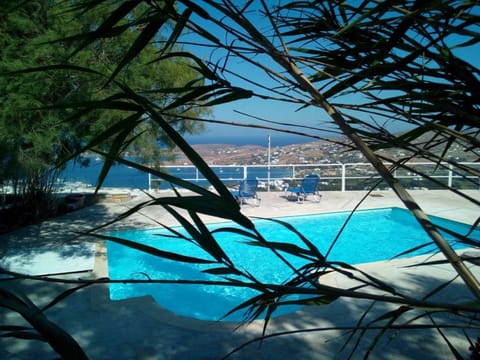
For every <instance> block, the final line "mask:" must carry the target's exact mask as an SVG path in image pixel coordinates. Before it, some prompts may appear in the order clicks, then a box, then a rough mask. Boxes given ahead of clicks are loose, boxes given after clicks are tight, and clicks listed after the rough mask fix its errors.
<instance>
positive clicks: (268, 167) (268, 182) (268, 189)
mask: <svg viewBox="0 0 480 360" xmlns="http://www.w3.org/2000/svg"><path fill="white" fill-rule="evenodd" d="M267 192H270V134H268V166H267Z"/></svg>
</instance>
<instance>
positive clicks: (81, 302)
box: [0, 190, 480, 360]
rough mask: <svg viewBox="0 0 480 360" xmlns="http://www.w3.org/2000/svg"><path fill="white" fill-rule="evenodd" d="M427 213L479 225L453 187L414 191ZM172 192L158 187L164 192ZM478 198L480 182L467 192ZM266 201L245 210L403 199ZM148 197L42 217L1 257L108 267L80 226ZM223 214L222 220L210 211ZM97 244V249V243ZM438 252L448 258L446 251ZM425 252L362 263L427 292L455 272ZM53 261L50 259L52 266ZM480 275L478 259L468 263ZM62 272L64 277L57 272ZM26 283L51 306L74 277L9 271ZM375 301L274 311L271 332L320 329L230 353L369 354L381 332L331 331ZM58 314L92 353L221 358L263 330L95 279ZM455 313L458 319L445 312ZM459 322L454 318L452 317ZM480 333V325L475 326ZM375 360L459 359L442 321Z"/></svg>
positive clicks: (45, 349) (266, 196)
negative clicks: (182, 311)
mask: <svg viewBox="0 0 480 360" xmlns="http://www.w3.org/2000/svg"><path fill="white" fill-rule="evenodd" d="M411 193H412V195H413V196H414V198H415V199H416V200H417V201H418V203H419V204H420V206H421V207H422V208H423V209H424V210H425V212H426V213H428V214H431V215H436V216H440V217H445V218H449V219H452V220H456V221H461V222H465V223H469V224H472V223H473V222H474V221H475V220H476V219H477V217H478V215H479V212H478V206H476V205H475V204H473V203H472V202H469V201H467V200H465V199H462V198H460V197H459V196H457V195H455V194H452V193H448V192H445V191H432V190H430V191H425V190H417V191H412V192H411ZM165 194H166V193H160V194H159V196H164V195H165ZM466 194H468V195H469V196H471V197H472V198H474V199H476V200H477V201H479V200H480V191H466ZM260 197H261V199H262V200H261V204H260V206H258V207H255V206H250V205H244V206H243V207H242V211H243V212H244V213H245V214H246V215H247V216H260V217H278V216H286V215H301V214H314V213H323V212H333V211H344V210H352V209H353V208H354V207H355V206H356V205H357V204H358V203H359V201H360V200H361V199H362V198H364V201H363V202H362V204H361V205H360V207H359V208H360V209H367V208H383V207H392V206H398V207H403V206H402V204H401V203H400V202H399V200H398V199H396V197H395V195H394V194H393V192H388V191H386V192H375V193H372V194H370V195H368V196H367V195H366V193H364V192H324V193H323V194H322V198H321V201H320V202H318V203H316V202H312V201H305V202H304V203H303V204H299V203H296V202H292V201H287V200H286V199H285V198H284V197H282V194H279V193H277V192H272V193H260ZM143 200H145V198H144V197H143V196H140V195H139V196H136V197H134V198H133V200H131V201H130V202H128V203H123V204H98V205H94V206H91V207H88V208H84V209H82V210H78V211H75V212H72V213H70V214H68V215H66V216H63V217H59V218H55V219H52V220H50V221H45V222H43V223H42V224H39V225H34V226H30V227H28V228H24V229H20V230H18V231H15V232H12V233H10V234H7V235H4V236H2V237H0V255H2V258H1V263H0V266H2V267H7V268H9V269H11V270H12V271H18V272H24V273H29V274H35V275H43V274H46V273H69V274H65V275H62V276H61V277H62V278H64V279H74V280H76V279H91V278H96V277H103V276H107V275H108V273H107V266H106V261H105V253H104V252H105V251H104V247H103V246H101V244H99V243H96V244H94V243H93V242H92V239H89V238H88V237H78V236H77V233H78V232H82V231H87V230H88V229H90V228H92V227H94V226H98V225H100V224H103V223H105V222H106V221H108V220H110V219H112V217H114V216H116V215H119V214H121V213H122V212H124V211H125V210H127V209H128V208H131V207H132V206H134V205H135V204H138V203H139V202H141V201H143ZM152 218H153V219H157V220H161V221H162V222H163V223H165V224H168V225H172V224H173V219H171V218H169V217H168V215H167V214H166V211H165V210H163V209H161V208H159V207H151V208H147V209H144V210H142V212H141V214H136V215H134V216H131V217H129V218H128V219H127V220H125V221H123V222H122V223H121V224H117V225H115V226H116V228H132V227H137V228H138V227H155V226H158V225H156V223H155V222H154V221H152V220H151V219H152ZM211 220H212V221H215V220H217V221H218V219H211ZM94 245H95V246H96V248H94V247H93V246H94ZM437 258H441V256H440V255H438V256H437ZM424 260H425V258H424V257H418V258H414V259H408V260H391V261H386V262H380V263H371V264H365V265H362V266H361V269H362V270H364V271H367V272H368V273H369V274H372V275H374V276H377V277H380V278H381V279H382V280H383V281H385V282H388V283H391V284H394V286H395V287H396V288H397V289H399V290H401V291H402V292H403V293H405V294H408V295H409V296H417V297H421V296H422V295H425V294H427V293H428V292H429V291H430V290H431V289H434V288H435V287H437V286H438V285H439V284H441V283H442V282H443V281H447V280H450V279H452V278H454V277H455V272H454V271H453V269H452V268H451V267H450V266H449V265H434V266H428V267H416V268H414V269H412V268H406V267H404V265H406V264H412V263H421V262H422V261H424ZM45 264H47V266H44V265H45ZM466 264H467V265H468V266H469V267H470V268H471V271H472V272H473V273H474V274H475V275H476V276H479V275H480V272H479V270H478V267H476V266H474V265H472V264H471V263H466ZM57 277H58V276H57ZM13 282H15V283H16V285H18V286H19V287H20V288H21V289H23V290H24V291H25V292H26V293H27V294H28V296H29V297H30V298H31V300H33V301H34V303H35V304H37V306H43V305H45V304H47V303H48V302H49V301H51V300H52V299H53V298H54V297H55V296H56V295H58V294H60V293H62V292H63V291H65V290H66V289H68V288H71V287H72V286H74V285H68V284H62V283H52V282H45V281H38V280H11V281H9V283H13ZM328 283H329V284H330V285H334V286H340V287H344V288H348V287H350V286H351V285H352V284H351V280H349V279H348V278H346V277H341V276H339V275H333V276H331V277H330V278H329V279H328ZM472 299H473V297H472V295H471V294H470V292H469V291H468V289H466V287H465V285H464V284H463V282H462V281H461V280H459V279H456V280H454V281H453V282H452V283H451V284H450V285H449V286H448V287H447V288H445V289H443V290H442V291H440V292H439V293H438V294H437V295H436V298H435V300H436V301H439V302H442V301H458V302H463V301H470V300H472ZM369 305H370V302H368V301H366V300H358V299H344V298H342V299H338V300H336V301H335V302H333V303H332V304H330V305H328V306H311V307H305V308H302V309H301V310H299V311H296V312H295V313H292V314H287V315H282V316H279V317H277V318H274V319H273V320H271V322H270V324H269V326H268V329H267V332H266V333H267V334H268V335H269V334H275V333H282V332H290V331H294V330H299V329H322V330H321V331H308V332H303V333H297V334H293V335H288V336H287V335H284V336H272V337H269V338H267V339H265V340H264V341H263V343H262V344H260V343H259V342H253V343H252V344H250V345H248V346H245V347H243V348H242V349H241V350H239V351H238V352H236V353H234V354H232V355H231V356H230V357H229V358H231V359H283V358H285V357H288V358H297V359H306V360H313V359H344V358H346V357H347V356H348V354H349V352H350V351H353V353H354V355H353V358H354V359H356V358H363V355H364V353H365V351H366V349H367V348H368V346H369V345H370V344H371V341H372V340H373V338H374V336H375V335H376V334H377V332H375V331H373V330H369V331H367V332H366V333H365V336H364V338H363V340H362V341H361V342H360V343H359V345H358V348H356V349H355V350H353V346H354V345H355V344H356V343H355V340H356V336H357V335H358V334H356V335H355V336H354V338H353V340H352V341H350V342H349V343H348V344H347V345H346V347H345V348H343V345H344V344H345V342H346V340H347V339H348V336H349V333H348V332H346V331H340V330H328V329H331V328H332V327H345V328H348V327H350V326H352V325H355V324H356V322H357V321H358V319H359V317H360V316H361V315H362V314H363V313H364V312H365V311H366V309H367V308H368V306H369ZM392 309H393V308H392V307H391V305H386V304H382V303H378V304H377V305H375V307H373V308H372V309H371V310H370V311H369V313H368V315H367V317H366V319H374V318H375V317H377V316H380V315H381V314H383V313H385V312H386V311H389V310H392ZM46 315H47V316H48V317H49V319H50V320H52V321H54V322H55V323H57V324H59V325H60V326H62V327H63V328H64V329H65V330H66V331H67V332H69V333H70V334H71V335H72V336H73V337H74V338H75V340H76V341H77V342H78V343H79V344H80V345H81V347H82V348H83V349H84V350H85V352H86V353H87V355H88V356H89V358H91V359H221V358H223V357H224V356H225V355H227V354H228V353H229V352H230V351H232V350H233V349H235V348H236V347H239V346H241V345H242V344H245V343H247V342H248V341H252V340H254V339H256V338H258V336H259V335H260V334H261V332H262V326H263V322H262V321H260V320H257V321H255V322H253V323H251V324H248V325H247V324H244V325H243V326H239V324H238V323H229V322H211V321H200V320H195V319H190V318H185V317H181V316H177V315H175V314H173V313H171V312H169V311H167V310H165V309H162V308H161V307H160V306H159V305H158V304H157V303H155V301H154V300H153V299H152V298H151V297H149V296H145V297H141V298H135V299H128V300H121V301H111V300H110V299H109V294H108V285H104V284H97V285H93V286H89V287H86V288H83V289H82V290H79V291H77V292H75V293H73V294H72V295H70V296H68V297H67V298H65V299H63V300H62V301H61V302H60V303H58V304H56V305H55V306H54V307H52V308H50V309H48V310H47V311H46ZM446 318H448V319H449V320H450V318H449V317H448V316H447V317H446ZM451 321H452V322H455V320H454V319H453V317H452V318H451ZM0 324H1V325H7V324H15V325H25V323H24V322H23V321H22V319H21V318H20V317H19V316H18V315H17V314H15V313H12V312H8V311H6V310H5V309H3V308H2V309H0ZM444 332H445V333H448V335H449V340H451V341H452V342H453V343H454V344H455V345H456V346H457V347H458V349H459V350H460V351H461V353H462V355H463V356H464V357H465V358H468V342H467V341H466V339H465V335H464V334H463V332H462V331H460V330H456V329H445V330H444ZM469 336H471V338H472V340H476V338H477V336H480V331H479V332H477V333H475V332H473V333H472V332H469ZM54 357H55V354H54V353H53V352H52V350H50V348H49V346H47V345H45V344H43V343H41V342H39V341H35V340H16V339H14V338H0V358H4V359H32V358H35V359H37V360H40V359H51V358H54ZM370 358H371V359H451V358H452V354H451V353H450V352H449V350H448V346H447V344H446V343H445V341H444V340H443V339H442V335H441V334H440V333H439V332H438V331H437V330H426V329H424V330H409V331H404V330H401V331H395V332H387V334H386V335H385V336H384V337H382V339H381V341H380V342H379V343H378V345H377V346H376V347H375V349H374V350H373V352H372V353H371V356H370Z"/></svg>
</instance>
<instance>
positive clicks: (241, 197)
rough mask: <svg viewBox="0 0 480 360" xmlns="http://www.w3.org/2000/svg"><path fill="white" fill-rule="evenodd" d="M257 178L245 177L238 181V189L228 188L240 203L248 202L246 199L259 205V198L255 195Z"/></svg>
mask: <svg viewBox="0 0 480 360" xmlns="http://www.w3.org/2000/svg"><path fill="white" fill-rule="evenodd" d="M257 187H258V180H256V179H246V180H242V181H241V182H240V187H239V189H238V190H230V192H231V193H232V195H233V197H234V198H235V199H236V200H237V201H238V203H239V204H240V205H242V204H247V203H249V202H248V201H247V200H253V205H255V206H259V205H260V199H259V197H258V195H257Z"/></svg>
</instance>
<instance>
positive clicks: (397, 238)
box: [107, 208, 480, 320]
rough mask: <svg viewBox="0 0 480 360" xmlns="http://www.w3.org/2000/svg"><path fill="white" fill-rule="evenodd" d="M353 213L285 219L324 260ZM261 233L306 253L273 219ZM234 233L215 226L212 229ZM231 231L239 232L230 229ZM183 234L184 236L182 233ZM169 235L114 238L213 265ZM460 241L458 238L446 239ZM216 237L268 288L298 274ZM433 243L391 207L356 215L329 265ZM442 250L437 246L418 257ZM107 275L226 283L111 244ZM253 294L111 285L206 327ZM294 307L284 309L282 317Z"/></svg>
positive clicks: (462, 229)
mask: <svg viewBox="0 0 480 360" xmlns="http://www.w3.org/2000/svg"><path fill="white" fill-rule="evenodd" d="M348 215H349V213H348V212H338V213H329V214H321V215H309V216H301V217H298V216H297V217H284V218H281V219H280V220H283V221H286V222H288V223H289V224H291V225H293V226H294V227H295V228H296V229H297V230H299V231H300V232H301V233H302V234H303V235H304V236H305V237H307V238H308V239H309V240H310V241H312V242H313V243H314V244H315V246H317V247H318V249H319V250H320V252H321V253H322V254H325V253H326V251H327V250H328V248H329V247H330V244H331V243H332V241H333V240H334V239H335V236H336V234H337V233H338V231H339V229H340V227H341V226H342V224H343V223H344V222H345V220H346V219H347V217H348ZM431 219H432V221H433V222H434V223H435V224H437V225H440V226H442V227H445V228H448V229H450V230H453V231H455V232H458V233H460V234H467V233H468V231H469V229H470V227H469V226H468V225H465V224H461V223H457V222H453V221H449V220H446V219H442V218H438V217H431ZM255 225H256V228H257V229H258V230H259V232H260V233H261V234H262V235H263V237H264V238H265V239H267V240H269V241H276V242H279V241H282V242H289V243H294V244H297V245H299V246H302V247H303V248H305V245H304V244H303V243H302V242H301V241H300V240H299V238H298V237H297V236H296V235H295V234H294V233H292V232H291V231H289V230H288V229H286V228H285V227H283V226H282V225H279V224H277V223H275V222H272V221H269V220H257V221H255ZM225 226H227V225H226V224H225V223H223V224H220V223H219V224H214V225H211V226H210V227H209V228H210V229H212V230H213V229H218V228H221V227H225ZM228 226H233V225H232V224H229V225H228ZM177 230H178V231H182V232H183V230H180V229H177ZM167 233H168V232H166V230H164V229H154V230H126V231H117V232H111V233H110V235H112V236H115V237H120V238H124V239H129V240H135V241H137V242H141V243H144V244H148V245H150V246H154V247H156V248H159V249H161V250H165V251H171V252H177V253H180V254H184V255H188V256H194V257H201V258H207V259H211V258H210V257H209V256H208V255H206V254H205V253H204V252H203V250H201V249H200V248H198V247H197V246H195V245H193V244H191V243H189V242H187V241H185V240H179V239H174V238H171V237H165V236H161V235H162V234H167ZM444 236H445V237H446V239H449V240H451V241H453V238H452V236H450V235H448V234H444ZM215 238H216V239H217V241H218V242H219V244H220V245H221V246H222V247H223V248H224V251H225V252H226V253H227V254H228V255H229V257H230V258H231V260H232V261H233V262H234V263H235V264H236V265H237V267H239V268H241V269H245V270H248V271H249V272H250V273H251V274H253V275H254V276H255V277H256V278H257V279H259V280H260V281H262V282H270V283H282V282H284V281H286V280H288V279H289V278H290V277H291V275H292V272H291V270H290V269H289V268H287V267H286V266H285V265H284V264H283V263H282V262H281V260H279V259H278V258H277V257H276V256H275V255H273V254H272V253H271V252H270V251H269V250H268V249H263V248H259V247H255V246H249V245H246V244H245V243H244V242H245V241H247V240H249V239H247V238H245V237H242V236H240V235H238V234H232V233H222V232H219V233H216V235H215ZM470 238H474V239H477V240H478V239H480V231H479V230H476V232H474V233H473V235H471V236H470ZM429 242H431V241H430V239H429V238H428V236H427V235H426V234H425V233H424V232H423V230H422V229H421V228H420V226H419V225H418V224H417V222H416V220H415V219H414V218H413V216H412V215H411V214H410V213H409V212H408V211H406V210H403V209H399V208H388V209H378V210H368V211H357V212H356V213H355V215H354V216H353V217H352V218H351V219H350V221H349V223H348V225H347V226H346V228H345V229H344V231H343V232H342V234H341V236H340V237H339V239H338V240H337V243H336V244H335V247H334V248H333V250H332V251H331V253H330V255H329V256H328V260H330V261H344V262H347V263H350V264H359V263H367V262H373V261H380V260H386V259H390V258H392V257H395V256H396V255H398V254H399V253H402V252H404V251H406V250H408V249H411V248H414V247H416V246H418V245H421V244H424V243H429ZM434 250H435V247H434V245H433V244H431V245H430V246H428V247H427V248H423V249H422V250H420V251H417V252H416V253H414V254H409V255H408V256H413V255H418V254H421V253H425V252H426V251H429V252H432V251H434ZM107 252H108V269H109V275H110V278H111V279H132V278H133V279H146V276H147V275H146V274H148V277H149V278H150V279H169V280H173V279H175V280H178V279H183V280H192V279H195V280H221V279H220V278H219V277H217V276H214V275H209V274H206V273H202V272H201V270H204V269H207V268H215V267H218V265H213V266H212V265H199V264H189V263H182V262H175V261H171V260H166V259H162V258H159V257H155V256H152V255H148V254H145V253H143V252H140V251H137V250H133V249H131V248H128V247H126V246H122V245H119V244H116V243H114V242H111V241H108V242H107ZM286 257H287V258H288V259H289V261H291V262H292V263H293V264H294V265H295V266H297V267H298V266H301V265H302V264H304V263H305V260H302V259H299V258H295V257H293V256H286ZM255 294H256V293H255V292H254V291H253V290H250V289H244V288H235V287H219V286H208V285H178V284H111V285H110V297H111V299H112V300H120V299H125V298H131V297H137V296H143V295H152V296H153V297H154V299H155V300H156V301H157V302H158V303H159V304H160V305H161V306H163V307H164V308H166V309H168V310H170V311H173V312H175V313H176V314H179V315H183V316H188V317H194V318H197V319H203V320H219V319H220V318H221V317H222V316H223V315H224V314H225V313H226V312H228V311H229V310H231V309H232V308H234V307H235V306H237V305H238V304H240V303H241V302H243V301H245V300H247V299H249V298H250V297H252V296H254V295H255ZM293 309H294V308H283V307H281V308H280V310H282V312H277V313H276V314H277V315H278V314H281V313H285V312H290V311H292V310H293ZM242 315H243V314H242V313H238V314H233V315H231V316H229V317H228V318H226V320H240V319H241V317H242Z"/></svg>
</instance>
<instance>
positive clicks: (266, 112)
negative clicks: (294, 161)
mask: <svg viewBox="0 0 480 360" xmlns="http://www.w3.org/2000/svg"><path fill="white" fill-rule="evenodd" d="M270 1H273V2H275V3H276V2H277V1H276V0H270ZM252 16H253V21H254V23H255V25H256V26H257V27H258V28H259V29H261V30H263V29H264V28H265V29H266V24H265V19H263V18H261V17H259V16H258V15H252ZM198 21H201V20H198ZM203 24H204V22H203ZM205 28H206V29H207V30H209V31H211V32H216V31H217V30H216V29H215V28H214V27H213V26H206V27H205ZM217 33H218V32H217ZM218 37H219V38H220V39H222V40H225V42H227V43H230V42H231V44H235V45H239V44H240V43H239V42H238V41H233V37H226V36H224V35H218ZM184 39H185V40H186V41H188V42H193V43H195V42H202V40H200V41H198V39H197V38H196V37H195V36H194V35H190V36H187V37H185V38H184ZM186 48H187V49H188V50H191V51H192V52H194V53H195V54H196V55H197V56H200V57H204V58H206V59H209V60H213V61H214V62H216V61H218V64H219V65H220V66H222V65H223V64H225V59H226V57H225V53H221V52H220V51H219V50H215V51H214V52H213V53H211V52H210V50H206V49H205V48H202V47H198V46H195V47H194V48H189V47H188V46H186ZM471 54H477V58H476V59H471V61H472V62H476V63H477V64H476V65H478V61H479V59H478V54H480V49H479V51H478V52H471V53H470V54H468V53H466V52H463V53H462V54H461V55H462V56H467V58H468V57H469V56H471ZM473 57H475V55H474V56H473ZM255 60H257V61H259V62H260V63H261V64H262V65H265V66H268V67H274V68H275V69H279V67H278V66H276V65H275V64H273V63H272V62H271V61H270V60H269V59H267V58H265V57H264V58H261V57H260V56H259V55H256V56H255ZM469 61H470V60H469ZM275 66H276V67H275ZM228 68H229V69H230V70H231V72H232V73H236V74H239V75H240V76H243V77H247V78H250V79H254V80H255V81H258V82H260V83H261V84H263V85H265V86H266V87H272V88H273V87H275V86H277V84H276V83H275V82H273V81H272V80H271V79H270V78H269V77H268V76H266V75H265V73H264V72H263V71H260V70H259V69H257V68H255V67H253V66H252V65H250V64H248V63H246V62H245V61H244V60H241V59H238V58H234V57H232V56H230V57H229V58H228ZM226 76H228V80H229V81H230V82H231V83H232V84H234V85H238V86H241V87H246V88H252V89H254V90H255V91H256V92H259V93H261V94H268V91H267V90H265V89H261V88H259V87H255V86H252V85H251V84H248V83H246V82H245V81H243V80H242V79H240V78H237V77H235V76H232V75H230V74H226ZM270 95H272V94H271V93H270ZM273 95H274V96H276V97H281V96H282V95H281V94H273ZM346 101H347V102H355V101H358V99H356V98H353V97H351V98H348V99H346ZM212 110H213V113H212V117H211V118H212V119H215V120H221V121H226V122H234V123H245V124H255V125H260V126H271V127H274V128H284V129H288V130H291V131H296V132H303V133H306V134H311V135H315V136H317V137H326V138H332V137H336V136H338V131H337V130H336V128H335V126H333V124H332V121H331V119H330V117H329V116H328V115H327V114H326V113H325V111H323V110H322V109H319V108H314V107H307V108H304V109H300V108H299V107H298V106H297V105H295V104H291V103H286V102H282V101H266V100H262V99H259V98H252V99H247V100H241V101H235V102H233V103H229V104H223V105H221V106H215V107H213V109H212ZM259 119H269V120H272V121H275V122H277V124H269V123H267V122H265V121H262V120H259ZM380 120H381V121H382V119H380ZM278 123H283V125H280V124H278ZM285 124H291V125H292V126H287V125H285ZM295 125H300V126H304V127H303V128H302V127H298V126H295ZM305 127H307V128H305ZM312 128H313V129H312ZM405 129H406V127H405V126H397V127H395V126H390V128H389V130H390V131H402V130H405ZM268 135H270V136H271V139H272V141H273V142H275V139H279V138H285V137H288V136H290V137H291V136H292V135H288V134H282V133H279V132H276V131H274V130H262V129H252V128H242V127H232V126H227V125H219V124H208V125H207V129H206V131H205V132H204V133H202V134H201V135H198V136H189V137H187V139H189V140H190V141H191V142H192V143H202V142H206V141H207V142H211V139H215V138H216V139H218V140H219V141H225V142H227V143H232V141H233V140H232V139H239V142H241V143H244V142H245V141H244V140H243V139H249V138H251V139H253V138H255V142H261V143H262V142H264V141H266V140H265V139H267V136H268ZM257 139H258V140H257ZM292 139H295V141H296V142H308V141H315V140H316V139H315V138H310V137H296V138H295V137H293V138H292Z"/></svg>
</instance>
